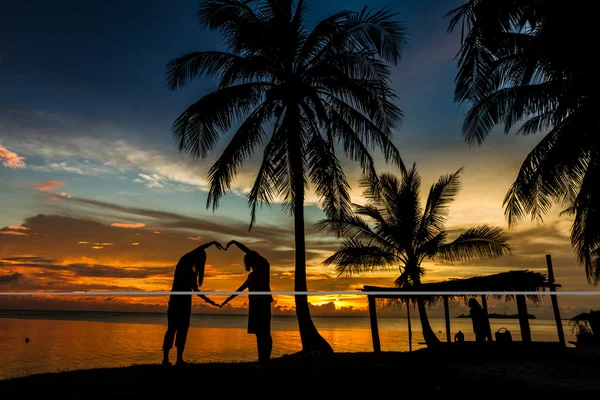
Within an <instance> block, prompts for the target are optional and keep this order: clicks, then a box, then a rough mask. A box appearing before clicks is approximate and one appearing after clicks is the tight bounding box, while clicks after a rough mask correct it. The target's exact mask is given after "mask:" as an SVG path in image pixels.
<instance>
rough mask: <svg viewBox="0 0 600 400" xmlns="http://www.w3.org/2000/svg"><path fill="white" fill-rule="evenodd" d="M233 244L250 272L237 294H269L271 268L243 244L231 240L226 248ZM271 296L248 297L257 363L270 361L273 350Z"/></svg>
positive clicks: (262, 258) (249, 319)
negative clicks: (256, 350) (242, 255)
mask: <svg viewBox="0 0 600 400" xmlns="http://www.w3.org/2000/svg"><path fill="white" fill-rule="evenodd" d="M231 244H235V245H236V246H237V247H239V248H240V250H242V251H243V252H244V253H246V255H245V256H244V266H245V268H246V271H250V270H252V272H250V273H249V274H248V278H247V279H246V282H244V283H243V284H242V286H240V287H239V288H238V290H237V292H243V291H244V290H245V289H248V292H270V291H271V285H270V282H271V266H270V265H269V262H268V261H267V259H266V258H264V257H263V256H261V255H260V254H258V253H257V252H256V251H254V250H250V249H249V248H247V247H246V246H244V245H243V244H241V243H239V242H237V241H235V240H232V241H231V242H229V243H228V244H227V247H226V248H225V250H227V248H229V246H230V245H231ZM236 296H237V294H233V295H231V296H229V297H228V298H227V300H225V301H224V302H223V304H221V307H223V306H224V305H225V304H227V303H229V301H231V300H232V299H233V298H235V297H236ZM272 302H273V296H271V295H270V294H268V295H253V294H249V295H248V304H249V307H248V333H249V334H254V335H256V347H257V349H258V362H259V363H261V364H264V363H266V362H267V361H269V360H270V359H271V352H272V350H273V338H272V337H271V303H272Z"/></svg>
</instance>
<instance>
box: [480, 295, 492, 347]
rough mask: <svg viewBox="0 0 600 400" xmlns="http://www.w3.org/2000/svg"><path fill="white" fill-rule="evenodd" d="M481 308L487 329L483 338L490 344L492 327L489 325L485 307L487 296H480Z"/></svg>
mask: <svg viewBox="0 0 600 400" xmlns="http://www.w3.org/2000/svg"><path fill="white" fill-rule="evenodd" d="M481 308H483V313H484V314H485V326H486V329H487V334H486V335H485V337H486V340H487V341H488V342H491V341H492V326H491V325H490V316H489V315H488V307H487V296H486V295H485V294H482V295H481Z"/></svg>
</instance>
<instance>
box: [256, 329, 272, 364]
mask: <svg viewBox="0 0 600 400" xmlns="http://www.w3.org/2000/svg"><path fill="white" fill-rule="evenodd" d="M256 347H257V349H258V362H259V363H261V364H264V363H266V362H268V361H269V360H270V359H271V352H272V350H273V338H272V337H271V334H270V333H267V332H265V333H257V334H256Z"/></svg>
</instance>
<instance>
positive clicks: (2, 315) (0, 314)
mask: <svg viewBox="0 0 600 400" xmlns="http://www.w3.org/2000/svg"><path fill="white" fill-rule="evenodd" d="M13 312H14V313H39V314H80V315H81V314H104V315H106V314H116V315H154V316H166V315H167V311H166V308H165V311H164V312H156V311H148V312H146V311H80V310H73V311H71V310H12V309H0V318H6V317H11V316H10V315H9V314H8V313H13ZM194 315H202V316H210V317H245V316H248V313H247V311H246V312H243V313H240V314H219V313H214V314H213V313H195V312H192V316H194ZM271 317H272V318H294V319H295V318H296V315H295V314H291V315H287V314H272V315H271ZM19 318H23V317H19ZM312 318H341V319H365V318H366V319H368V318H369V315H313V316H312ZM432 318H433V319H443V316H441V317H430V319H432ZM466 318H469V317H468V316H467V317H461V316H460V315H459V316H456V317H453V318H451V319H452V320H454V319H466ZM23 319H25V318H23ZM377 319H406V316H405V315H399V316H397V315H393V316H383V315H382V316H380V315H378V316H377ZM417 319H418V318H417ZM490 319H518V317H515V318H505V317H504V318H494V317H490ZM530 320H539V321H554V319H553V318H537V317H536V318H530ZM561 321H570V318H561Z"/></svg>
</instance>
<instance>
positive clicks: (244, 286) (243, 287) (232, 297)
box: [219, 279, 248, 307]
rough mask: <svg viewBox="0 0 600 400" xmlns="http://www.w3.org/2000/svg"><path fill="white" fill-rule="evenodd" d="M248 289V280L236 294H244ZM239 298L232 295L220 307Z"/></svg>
mask: <svg viewBox="0 0 600 400" xmlns="http://www.w3.org/2000/svg"><path fill="white" fill-rule="evenodd" d="M247 288H248V279H246V282H244V283H243V284H242V286H240V287H239V288H238V290H236V292H243V291H244V290H245V289H247ZM237 296H238V295H237V294H232V295H231V296H229V297H228V298H227V299H226V300H225V301H224V302H223V303H221V305H220V306H219V307H223V306H224V305H225V304H227V303H229V302H230V301H231V300H233V299H235V298H236V297H237Z"/></svg>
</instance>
